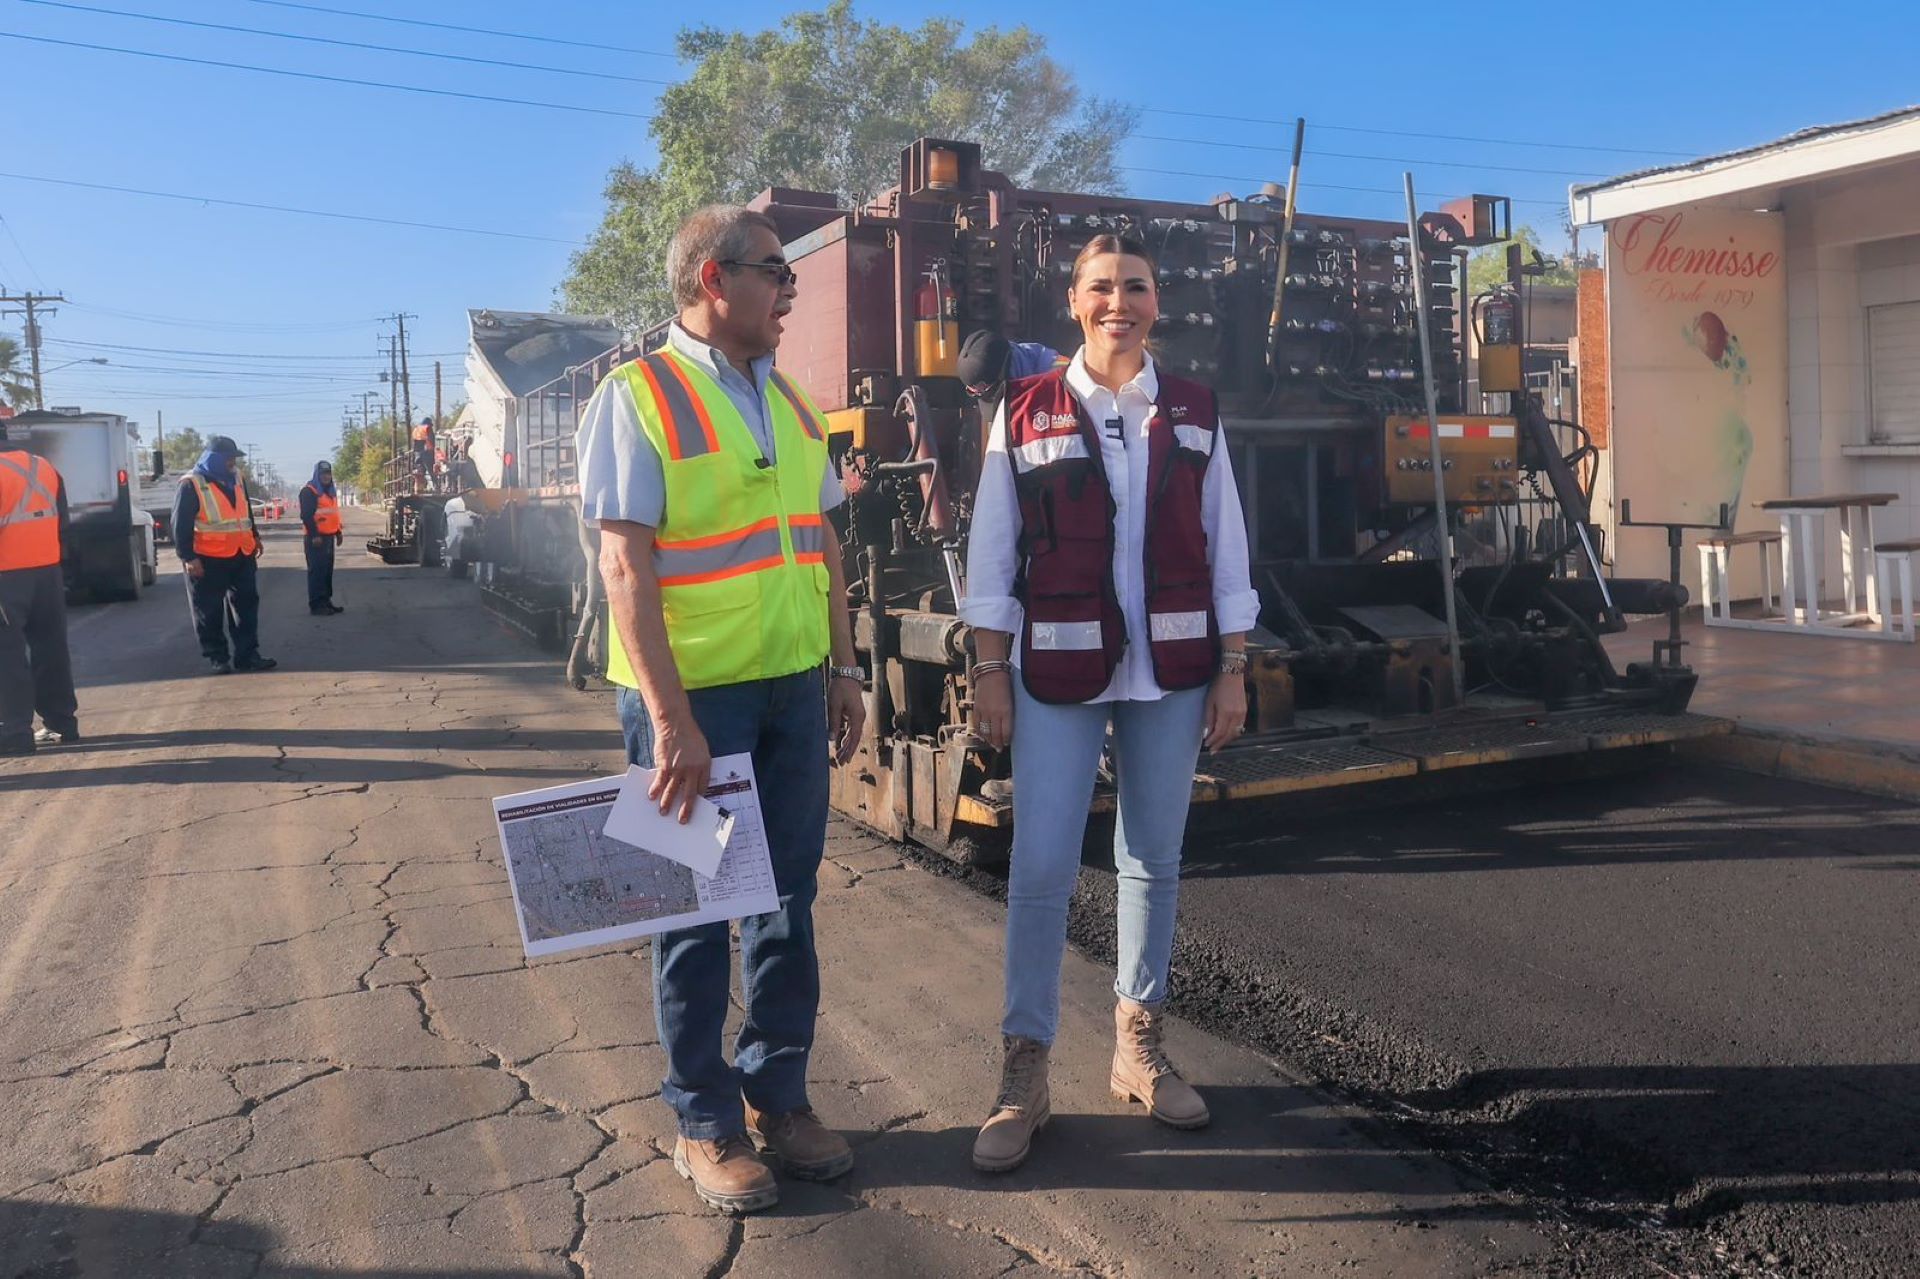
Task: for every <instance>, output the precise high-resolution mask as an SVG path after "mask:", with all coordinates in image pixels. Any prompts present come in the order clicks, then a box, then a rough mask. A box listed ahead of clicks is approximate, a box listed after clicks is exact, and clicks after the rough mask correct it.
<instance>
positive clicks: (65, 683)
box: [0, 450, 80, 755]
mask: <svg viewBox="0 0 1920 1279" xmlns="http://www.w3.org/2000/svg"><path fill="white" fill-rule="evenodd" d="M66 533H67V491H66V488H65V486H64V485H63V484H61V482H60V473H59V472H58V471H56V470H54V469H53V463H51V462H49V461H47V459H45V458H44V457H36V456H35V455H33V454H31V453H26V452H22V451H18V450H10V451H7V452H0V755H31V754H33V752H34V749H35V746H36V744H37V745H56V744H62V743H67V742H77V741H79V740H80V724H79V720H78V718H77V710H76V703H75V699H74V695H73V665H72V662H71V661H70V659H69V657H68V654H67V584H66V573H65V571H64V570H63V569H62V567H61V563H60V561H61V554H62V548H63V547H64V546H65V544H66ZM36 710H37V711H39V712H40V720H41V723H42V725H43V727H42V728H41V730H40V733H39V735H38V737H36V736H35V734H34V731H33V713H34V712H35V711H36Z"/></svg>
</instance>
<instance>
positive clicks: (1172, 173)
mask: <svg viewBox="0 0 1920 1279" xmlns="http://www.w3.org/2000/svg"><path fill="white" fill-rule="evenodd" d="M1114 168H1116V169H1119V170H1120V171H1121V172H1122V173H1153V174H1158V175H1160V176H1161V177H1167V178H1207V179H1210V180H1215V181H1220V182H1250V183H1256V184H1257V183H1261V182H1271V181H1272V180H1273V179H1272V178H1255V177H1249V176H1248V175H1247V174H1244V173H1193V172H1190V171H1188V170H1186V169H1149V168H1146V167H1144V166H1142V165H1138V164H1116V165H1115V166H1114ZM1300 188H1301V190H1303V191H1358V192H1361V193H1362V194H1365V195H1401V194H1403V193H1402V192H1400V191H1395V190H1393V189H1392V188H1390V187H1352V186H1341V185H1339V184H1338V183H1333V182H1302V183H1301V184H1300ZM1513 202H1514V203H1515V204H1543V205H1546V206H1548V207H1550V208H1555V209H1564V208H1566V207H1567V206H1566V202H1565V201H1563V200H1521V199H1515V200H1514V201H1513Z"/></svg>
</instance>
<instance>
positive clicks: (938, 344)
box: [913, 320, 960, 377]
mask: <svg viewBox="0 0 1920 1279" xmlns="http://www.w3.org/2000/svg"><path fill="white" fill-rule="evenodd" d="M913 353H914V361H915V367H916V368H918V369H919V370H920V376H921V377H953V376H955V375H956V374H957V373H958V371H959V368H960V326H959V325H958V324H957V323H955V322H954V321H952V320H915V321H914V322H913Z"/></svg>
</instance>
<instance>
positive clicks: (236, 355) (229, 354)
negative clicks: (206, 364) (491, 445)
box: [47, 326, 466, 360]
mask: <svg viewBox="0 0 1920 1279" xmlns="http://www.w3.org/2000/svg"><path fill="white" fill-rule="evenodd" d="M356 327H357V326H356ZM47 343H48V345H53V344H55V343H58V344H59V345H61V346H83V347H86V348H87V349H89V350H93V351H137V352H140V353H142V354H146V355H201V356H206V357H209V358H212V359H234V360H365V359H370V358H372V357H370V356H363V355H304V354H294V353H291V352H289V353H287V354H285V355H280V354H275V353H273V352H270V351H196V350H191V349H188V348H186V347H178V346H128V345H126V344H124V343H119V342H82V341H81V340H80V339H78V338H48V339H47ZM465 354H466V352H465V351H429V352H426V353H425V355H426V356H427V357H428V358H434V359H452V358H453V357H454V356H456V355H465Z"/></svg>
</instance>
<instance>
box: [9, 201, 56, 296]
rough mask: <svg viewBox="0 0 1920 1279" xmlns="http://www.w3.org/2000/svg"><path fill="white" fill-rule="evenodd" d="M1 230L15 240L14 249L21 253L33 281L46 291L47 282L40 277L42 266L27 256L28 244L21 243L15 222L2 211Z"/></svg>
mask: <svg viewBox="0 0 1920 1279" xmlns="http://www.w3.org/2000/svg"><path fill="white" fill-rule="evenodd" d="M0 230H5V231H6V233H7V238H8V239H9V240H12V241H13V247H14V251H15V252H17V253H18V254H19V255H20V261H21V263H22V264H23V265H25V267H26V268H27V273H28V274H29V275H31V276H32V277H33V282H34V283H35V284H37V285H39V286H40V289H41V291H42V292H46V291H47V282H46V281H45V280H43V279H41V278H40V268H39V267H37V266H35V265H34V264H33V259H32V258H30V257H28V256H27V246H26V245H24V244H22V243H20V237H19V236H17V235H15V234H14V233H13V223H11V222H9V221H7V217H6V214H4V213H0Z"/></svg>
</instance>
